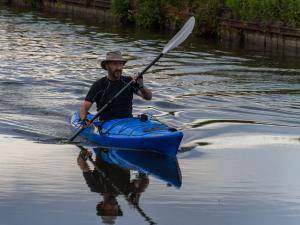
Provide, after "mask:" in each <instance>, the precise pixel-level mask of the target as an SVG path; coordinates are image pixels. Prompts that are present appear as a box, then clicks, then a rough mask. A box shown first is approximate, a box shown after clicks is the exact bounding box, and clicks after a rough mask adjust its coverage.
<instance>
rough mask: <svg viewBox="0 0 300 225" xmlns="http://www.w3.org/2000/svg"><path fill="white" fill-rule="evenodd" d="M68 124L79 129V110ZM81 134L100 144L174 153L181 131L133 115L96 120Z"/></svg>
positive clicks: (177, 146)
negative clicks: (101, 121)
mask: <svg viewBox="0 0 300 225" xmlns="http://www.w3.org/2000/svg"><path fill="white" fill-rule="evenodd" d="M92 118H93V115H92V114H89V115H88V119H92ZM71 124H72V126H73V128H74V129H76V130H78V129H80V125H81V124H80V121H79V114H78V112H75V113H73V115H72V118H71ZM80 136H82V137H84V138H86V139H88V140H89V141H91V142H94V143H97V144H99V145H100V146H103V147H115V148H128V149H142V150H150V151H155V152H158V153H161V154H165V155H169V156H175V155H176V154H177V150H178V148H179V145H180V142H181V140H182V137H183V133H182V132H181V131H177V130H176V129H174V128H170V127H168V126H166V125H164V124H162V123H161V122H159V121H156V120H151V119H148V120H146V121H142V120H140V119H139V118H136V117H133V118H124V119H114V120H109V121H106V122H104V123H100V122H98V121H96V122H94V124H93V125H92V126H90V127H88V128H85V129H84V130H83V131H82V132H81V134H80Z"/></svg>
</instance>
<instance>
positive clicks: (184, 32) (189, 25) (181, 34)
mask: <svg viewBox="0 0 300 225" xmlns="http://www.w3.org/2000/svg"><path fill="white" fill-rule="evenodd" d="M194 25H195V18H194V17H193V16H192V17H191V18H190V19H189V20H188V21H187V22H186V23H185V24H184V26H183V27H182V28H181V29H180V31H178V33H177V34H176V35H175V36H174V37H173V38H172V39H171V40H170V41H169V42H168V43H167V45H166V46H165V47H164V49H163V51H162V52H161V53H160V54H159V55H158V56H157V57H156V58H155V59H154V60H153V61H152V62H151V63H150V64H149V65H148V66H147V67H146V68H145V69H144V70H143V71H142V72H141V73H140V74H139V77H142V76H143V75H144V74H145V73H146V72H147V70H148V69H149V68H150V67H151V66H153V65H154V64H155V63H156V62H157V61H158V60H159V59H160V58H161V57H162V56H164V55H165V54H166V53H168V52H169V51H171V50H172V49H174V48H176V47H177V46H178V45H180V44H181V43H182V42H183V41H184V40H185V39H186V38H187V37H188V36H189V35H190V34H191V33H192V31H193V28H194ZM133 82H135V81H134V80H132V81H130V82H129V83H128V84H127V85H126V86H124V87H123V88H122V89H121V90H120V91H119V92H118V93H117V94H116V95H115V96H114V97H112V98H111V99H110V100H109V101H108V102H107V103H106V104H105V105H104V106H103V107H102V108H101V109H100V110H99V111H98V112H97V114H96V115H95V116H94V117H93V118H92V119H91V121H90V123H93V122H94V121H95V120H96V119H97V118H98V117H99V116H100V114H101V112H102V111H103V110H104V109H106V108H107V107H108V106H109V104H110V103H111V102H112V101H113V100H115V99H116V98H117V97H118V96H119V95H120V94H121V93H122V92H123V91H124V90H125V89H126V88H128V87H130V85H132V84H133ZM85 128H86V127H81V128H80V129H79V130H78V131H77V132H76V133H75V134H74V135H73V137H71V138H70V139H69V142H71V141H73V140H74V139H75V138H76V137H77V136H78V135H79V134H80V133H81V132H82V131H83V130H84V129H85Z"/></svg>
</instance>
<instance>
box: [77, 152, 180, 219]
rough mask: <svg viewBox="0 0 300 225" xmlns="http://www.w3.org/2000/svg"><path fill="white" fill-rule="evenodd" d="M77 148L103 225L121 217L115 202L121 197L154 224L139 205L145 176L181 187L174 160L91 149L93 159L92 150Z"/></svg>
mask: <svg viewBox="0 0 300 225" xmlns="http://www.w3.org/2000/svg"><path fill="white" fill-rule="evenodd" d="M78 147H79V148H80V149H81V151H80V153H79V155H78V157H77V163H78V166H79V167H80V169H81V170H82V172H83V177H84V179H85V181H86V184H87V185H88V187H89V188H90V190H91V191H92V192H96V193H99V194H100V195H101V198H102V200H101V201H100V202H99V203H98V204H97V206H96V210H97V215H98V216H101V218H102V222H103V223H106V224H113V223H114V222H115V220H116V218H117V217H118V216H122V215H123V212H122V209H121V207H120V205H119V203H118V200H117V197H118V196H119V195H123V196H124V197H125V199H126V200H127V202H128V203H129V205H131V206H133V207H134V208H135V209H136V210H137V211H138V212H139V214H140V215H141V216H142V217H144V219H145V220H146V221H148V222H149V224H156V223H155V222H154V221H153V220H152V219H151V218H150V217H149V216H147V215H146V213H145V212H144V211H143V210H142V209H141V208H140V206H139V202H140V199H141V196H142V194H143V193H144V192H145V191H146V189H147V187H148V186H149V177H148V175H152V176H155V177H156V178H159V179H160V180H162V181H164V182H166V183H167V184H168V186H175V187H177V188H179V187H180V186H181V173H180V169H179V166H178V162H177V159H176V158H170V157H168V156H163V155H161V154H157V153H153V152H146V151H139V150H121V149H104V148H95V149H93V152H94V153H96V154H95V155H96V157H95V160H93V158H92V155H93V153H92V151H89V150H88V149H87V148H84V147H82V146H78ZM88 159H89V161H91V162H92V163H93V169H91V167H90V166H89V164H88V163H87V160H88Z"/></svg>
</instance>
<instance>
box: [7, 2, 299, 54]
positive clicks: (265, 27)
mask: <svg viewBox="0 0 300 225" xmlns="http://www.w3.org/2000/svg"><path fill="white" fill-rule="evenodd" d="M10 3H11V4H12V5H14V6H17V7H29V8H38V9H40V10H44V11H47V12H50V13H63V14H67V15H68V16H73V17H82V18H89V19H91V20H94V21H95V20H96V21H97V22H98V23H110V24H115V25H116V24H118V25H122V24H123V26H128V25H130V26H137V27H141V28H143V29H149V28H151V29H160V30H162V29H163V30H166V29H167V30H176V29H178V28H179V27H180V26H181V25H182V24H183V23H184V21H185V20H186V19H187V18H188V17H189V16H190V15H194V16H195V17H196V20H197V22H196V27H195V30H194V34H195V35H197V36H202V37H203V36H204V37H206V38H214V39H218V40H220V41H221V43H223V44H224V45H227V46H229V47H245V48H248V49H252V50H253V49H255V50H258V51H262V50H263V51H268V52H275V53H280V54H284V55H300V31H299V29H298V28H299V24H300V19H299V18H300V3H299V4H298V3H297V2H296V1H290V0H289V1H285V2H281V1H278V2H277V1H275V2H273V3H271V2H269V1H256V0H255V1H251V2H250V1H247V0H245V1H235V0H227V1H221V0H203V1H188V2H187V1H160V0H151V1H128V0H112V1H111V0H89V1H81V0H10Z"/></svg>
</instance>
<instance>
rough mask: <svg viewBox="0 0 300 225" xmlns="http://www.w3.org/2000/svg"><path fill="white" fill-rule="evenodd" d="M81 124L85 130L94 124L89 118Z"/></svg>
mask: <svg viewBox="0 0 300 225" xmlns="http://www.w3.org/2000/svg"><path fill="white" fill-rule="evenodd" d="M80 122H81V127H83V128H86V127H89V126H91V125H92V124H93V123H91V121H89V120H88V119H87V118H85V119H84V120H80Z"/></svg>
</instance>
